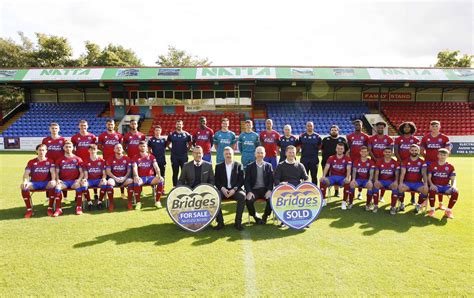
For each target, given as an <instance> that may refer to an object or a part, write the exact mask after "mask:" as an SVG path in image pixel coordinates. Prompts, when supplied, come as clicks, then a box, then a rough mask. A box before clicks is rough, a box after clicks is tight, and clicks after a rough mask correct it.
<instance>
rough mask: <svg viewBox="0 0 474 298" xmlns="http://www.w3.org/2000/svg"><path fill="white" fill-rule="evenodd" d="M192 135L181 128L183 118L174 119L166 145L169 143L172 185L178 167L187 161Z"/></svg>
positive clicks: (175, 182)
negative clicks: (174, 122)
mask: <svg viewBox="0 0 474 298" xmlns="http://www.w3.org/2000/svg"><path fill="white" fill-rule="evenodd" d="M191 142H192V137H191V135H190V134H189V133H188V132H186V131H184V130H183V120H178V121H176V130H175V131H173V132H172V133H170V134H169V135H168V138H167V140H166V146H167V147H169V145H171V168H172V169H173V186H176V184H177V182H178V176H179V171H180V169H181V170H182V169H183V166H184V164H185V163H186V162H188V151H189V148H190V147H191Z"/></svg>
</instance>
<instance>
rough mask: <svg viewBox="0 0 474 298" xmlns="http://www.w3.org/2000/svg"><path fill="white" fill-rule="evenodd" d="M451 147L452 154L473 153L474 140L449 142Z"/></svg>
mask: <svg viewBox="0 0 474 298" xmlns="http://www.w3.org/2000/svg"><path fill="white" fill-rule="evenodd" d="M451 144H453V148H452V149H451V153H452V154H474V142H463V143H454V142H453V143H451Z"/></svg>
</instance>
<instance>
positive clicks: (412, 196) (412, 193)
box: [410, 191, 415, 201]
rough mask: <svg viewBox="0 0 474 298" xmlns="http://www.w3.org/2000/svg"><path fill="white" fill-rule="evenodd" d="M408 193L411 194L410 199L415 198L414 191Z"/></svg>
mask: <svg viewBox="0 0 474 298" xmlns="http://www.w3.org/2000/svg"><path fill="white" fill-rule="evenodd" d="M410 195H411V200H412V201H414V200H415V193H414V192H412V191H411V192H410Z"/></svg>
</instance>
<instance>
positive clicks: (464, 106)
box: [382, 102, 474, 136]
mask: <svg viewBox="0 0 474 298" xmlns="http://www.w3.org/2000/svg"><path fill="white" fill-rule="evenodd" d="M473 108H474V107H473V106H470V105H469V103H468V102H416V103H399V102H388V103H383V105H382V113H383V114H384V115H385V116H386V117H387V119H388V120H389V122H390V123H391V124H392V125H393V126H394V127H396V128H398V126H399V125H400V124H401V123H403V122H405V121H413V122H414V123H415V124H416V127H417V129H418V131H417V133H416V134H417V135H423V134H426V133H428V132H429V124H430V121H432V120H439V121H441V131H442V132H443V133H445V134H447V135H452V136H454V135H457V136H461V135H473V134H474V109H473Z"/></svg>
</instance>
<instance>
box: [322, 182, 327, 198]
mask: <svg viewBox="0 0 474 298" xmlns="http://www.w3.org/2000/svg"><path fill="white" fill-rule="evenodd" d="M326 190H327V186H326V183H325V182H323V183H321V192H322V193H323V198H326Z"/></svg>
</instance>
